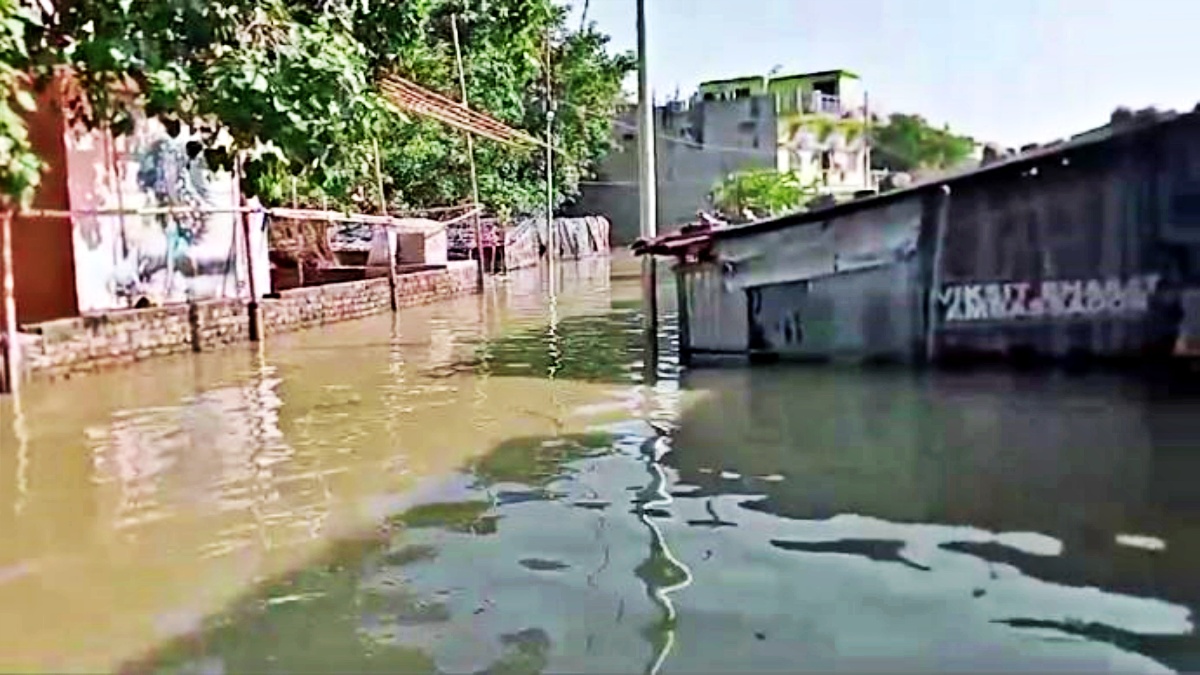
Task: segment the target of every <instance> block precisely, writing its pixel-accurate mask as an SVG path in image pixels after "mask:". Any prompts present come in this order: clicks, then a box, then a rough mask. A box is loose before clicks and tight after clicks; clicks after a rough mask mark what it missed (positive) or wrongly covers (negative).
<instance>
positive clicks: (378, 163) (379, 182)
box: [371, 138, 400, 312]
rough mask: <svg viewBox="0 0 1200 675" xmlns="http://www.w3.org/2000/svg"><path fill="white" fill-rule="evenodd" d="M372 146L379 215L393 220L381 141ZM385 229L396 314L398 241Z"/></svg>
mask: <svg viewBox="0 0 1200 675" xmlns="http://www.w3.org/2000/svg"><path fill="white" fill-rule="evenodd" d="M371 146H372V148H373V149H374V151H375V184H376V186H377V187H378V188H379V215H381V216H383V217H384V218H387V219H388V220H391V218H389V217H388V206H387V196H386V195H384V193H383V163H382V160H380V159H379V139H377V138H372V139H371ZM383 227H384V230H383V231H384V234H386V235H387V249H388V287H389V288H390V289H391V291H392V293H391V295H392V311H393V312H396V311H399V309H400V303H399V302H398V301H397V299H396V290H397V286H398V285H399V284H397V283H396V250H395V249H393V248H392V242H393V241H395V240H396V233H395V231H394V230H393V229H392V228H391V227H388V226H387V225H384V226H383Z"/></svg>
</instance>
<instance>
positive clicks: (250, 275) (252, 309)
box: [233, 153, 303, 342]
mask: <svg viewBox="0 0 1200 675" xmlns="http://www.w3.org/2000/svg"><path fill="white" fill-rule="evenodd" d="M242 160H243V157H242V154H241V153H238V157H237V162H235V163H234V165H233V168H234V176H233V182H234V189H235V190H237V201H238V206H239V207H240V208H243V209H244V208H245V207H246V195H245V193H243V192H242V175H243V169H242ZM237 219H238V220H239V221H240V224H241V226H242V250H243V251H244V253H245V256H246V281H247V287H248V288H249V290H250V304H248V305H247V306H246V309H247V311H248V312H249V322H250V323H249V326H247V333H248V335H249V338H250V341H251V342H258V341H259V340H261V339H262V310H261V308H260V307H259V304H258V284H256V283H255V279H254V247H253V246H251V245H250V212H249V211H248V210H242V211H241V213H240V214H238V215H237ZM301 268H303V265H301ZM301 274H303V269H302V270H301Z"/></svg>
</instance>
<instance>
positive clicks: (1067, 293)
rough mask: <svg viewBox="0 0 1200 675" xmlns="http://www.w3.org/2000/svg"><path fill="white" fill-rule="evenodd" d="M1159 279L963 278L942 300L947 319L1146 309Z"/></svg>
mask: <svg viewBox="0 0 1200 675" xmlns="http://www.w3.org/2000/svg"><path fill="white" fill-rule="evenodd" d="M1158 281H1159V277H1158V275H1157V274H1146V275H1141V276H1135V277H1131V278H1129V279H1126V280H1121V279H1117V278H1107V279H1066V280H1047V281H1042V282H1038V283H1028V282H1012V283H988V284H959V285H953V286H944V287H942V289H941V290H940V291H939V292H938V294H937V304H938V307H939V308H940V309H941V310H942V312H943V314H942V320H943V321H945V322H947V323H957V322H964V321H1014V320H1021V319H1041V318H1067V317H1091V316H1119V315H1131V314H1142V313H1145V312H1146V311H1147V310H1148V309H1149V305H1150V297H1151V296H1152V295H1153V294H1154V291H1155V289H1156V288H1158Z"/></svg>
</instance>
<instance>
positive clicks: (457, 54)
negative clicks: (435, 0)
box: [450, 14, 483, 293]
mask: <svg viewBox="0 0 1200 675" xmlns="http://www.w3.org/2000/svg"><path fill="white" fill-rule="evenodd" d="M450 32H451V34H452V35H453V37H454V60H455V62H456V63H457V64H458V86H459V88H460V89H461V90H462V107H464V108H466V107H468V106H467V75H466V71H465V70H464V69H463V58H462V47H461V46H460V45H459V42H458V16H456V15H454V14H451V15H450ZM465 135H466V138H467V160H468V162H470V166H471V200H472V201H473V202H474V206H475V215H474V216H473V218H474V222H475V255H476V257H478V258H479V264H478V265H476V266H475V290H476V291H478V292H480V293H482V292H483V227H482V226H481V225H480V224H479V207H480V204H479V174H478V173H476V170H475V138H474V137H473V136H471V133H470V132H465Z"/></svg>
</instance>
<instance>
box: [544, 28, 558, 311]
mask: <svg viewBox="0 0 1200 675" xmlns="http://www.w3.org/2000/svg"><path fill="white" fill-rule="evenodd" d="M550 75H551V73H550V33H549V31H547V32H546V247H547V248H548V249H549V251H550V257H549V262H550V282H551V285H552V287H553V284H554V282H555V281H556V280H555V277H554V275H555V273H556V272H555V267H556V265H555V263H556V262H557V261H558V232H556V231H555V228H554V90H553V84H552V81H551V77H550Z"/></svg>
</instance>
